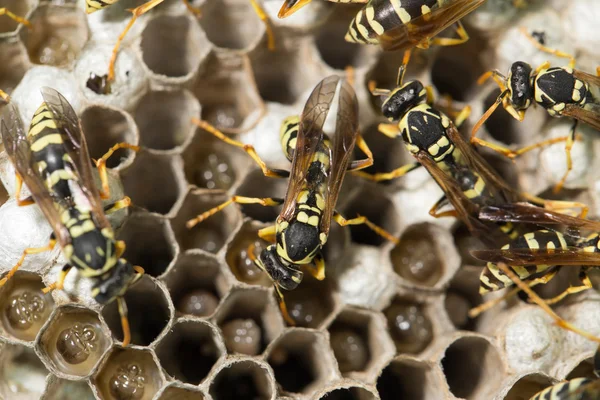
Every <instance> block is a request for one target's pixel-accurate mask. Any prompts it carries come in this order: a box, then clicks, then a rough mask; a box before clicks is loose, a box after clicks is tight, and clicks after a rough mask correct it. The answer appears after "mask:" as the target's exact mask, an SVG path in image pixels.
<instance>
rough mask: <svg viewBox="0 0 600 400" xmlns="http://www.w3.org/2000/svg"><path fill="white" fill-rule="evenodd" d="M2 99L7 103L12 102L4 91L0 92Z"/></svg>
mask: <svg viewBox="0 0 600 400" xmlns="http://www.w3.org/2000/svg"><path fill="white" fill-rule="evenodd" d="M0 97H2V98H3V99H4V101H5V102H7V103H9V102H10V96H9V95H8V93H6V92H5V91H4V90H0Z"/></svg>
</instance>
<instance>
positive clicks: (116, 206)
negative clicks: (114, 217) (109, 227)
mask: <svg viewBox="0 0 600 400" xmlns="http://www.w3.org/2000/svg"><path fill="white" fill-rule="evenodd" d="M130 205H131V199H130V198H129V196H125V197H123V198H122V199H121V200H118V201H115V202H114V203H112V204H109V205H107V206H106V207H104V212H105V213H106V214H112V213H114V212H116V211H119V210H120V209H122V208H127V207H129V206H130Z"/></svg>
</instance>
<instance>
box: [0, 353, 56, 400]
mask: <svg viewBox="0 0 600 400" xmlns="http://www.w3.org/2000/svg"><path fill="white" fill-rule="evenodd" d="M0 348H1V351H0V397H1V398H4V399H26V400H30V399H31V400H33V399H38V398H39V397H40V396H41V395H42V393H43V392H44V391H45V389H46V376H47V375H48V370H47V369H46V367H45V366H44V364H43V363H42V362H41V361H40V359H39V358H38V356H37V355H36V354H35V352H34V351H33V349H31V348H29V347H25V346H21V345H9V344H8V343H4V342H0Z"/></svg>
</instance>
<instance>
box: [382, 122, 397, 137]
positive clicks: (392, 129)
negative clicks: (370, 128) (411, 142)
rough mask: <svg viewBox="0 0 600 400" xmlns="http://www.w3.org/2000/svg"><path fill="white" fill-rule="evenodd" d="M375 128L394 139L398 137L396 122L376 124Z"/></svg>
mask: <svg viewBox="0 0 600 400" xmlns="http://www.w3.org/2000/svg"><path fill="white" fill-rule="evenodd" d="M377 130H378V131H379V132H381V133H383V134H384V135H385V136H387V137H389V138H392V139H395V138H397V137H398V134H399V133H400V129H399V128H398V124H383V123H382V124H379V125H377Z"/></svg>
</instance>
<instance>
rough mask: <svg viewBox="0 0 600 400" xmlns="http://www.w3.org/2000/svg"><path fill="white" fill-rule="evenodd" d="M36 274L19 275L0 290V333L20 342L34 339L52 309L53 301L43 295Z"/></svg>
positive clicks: (20, 272)
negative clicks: (0, 322)
mask: <svg viewBox="0 0 600 400" xmlns="http://www.w3.org/2000/svg"><path fill="white" fill-rule="evenodd" d="M43 288H44V283H43V282H42V280H41V278H40V277H39V276H38V275H37V274H32V273H29V272H24V271H19V272H17V274H16V275H15V276H14V277H13V278H12V279H11V280H9V281H8V283H7V284H6V285H5V286H3V287H2V289H1V290H0V310H1V312H2V317H1V321H2V330H3V333H4V334H6V335H8V336H12V337H15V338H17V339H20V340H26V341H30V340H33V339H35V337H36V335H37V333H38V332H39V331H40V329H41V328H42V325H43V324H44V322H46V320H47V319H48V317H49V316H50V313H51V312H52V310H53V309H54V300H53V299H52V296H51V295H49V294H46V295H45V294H43V293H42V289H43Z"/></svg>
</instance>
